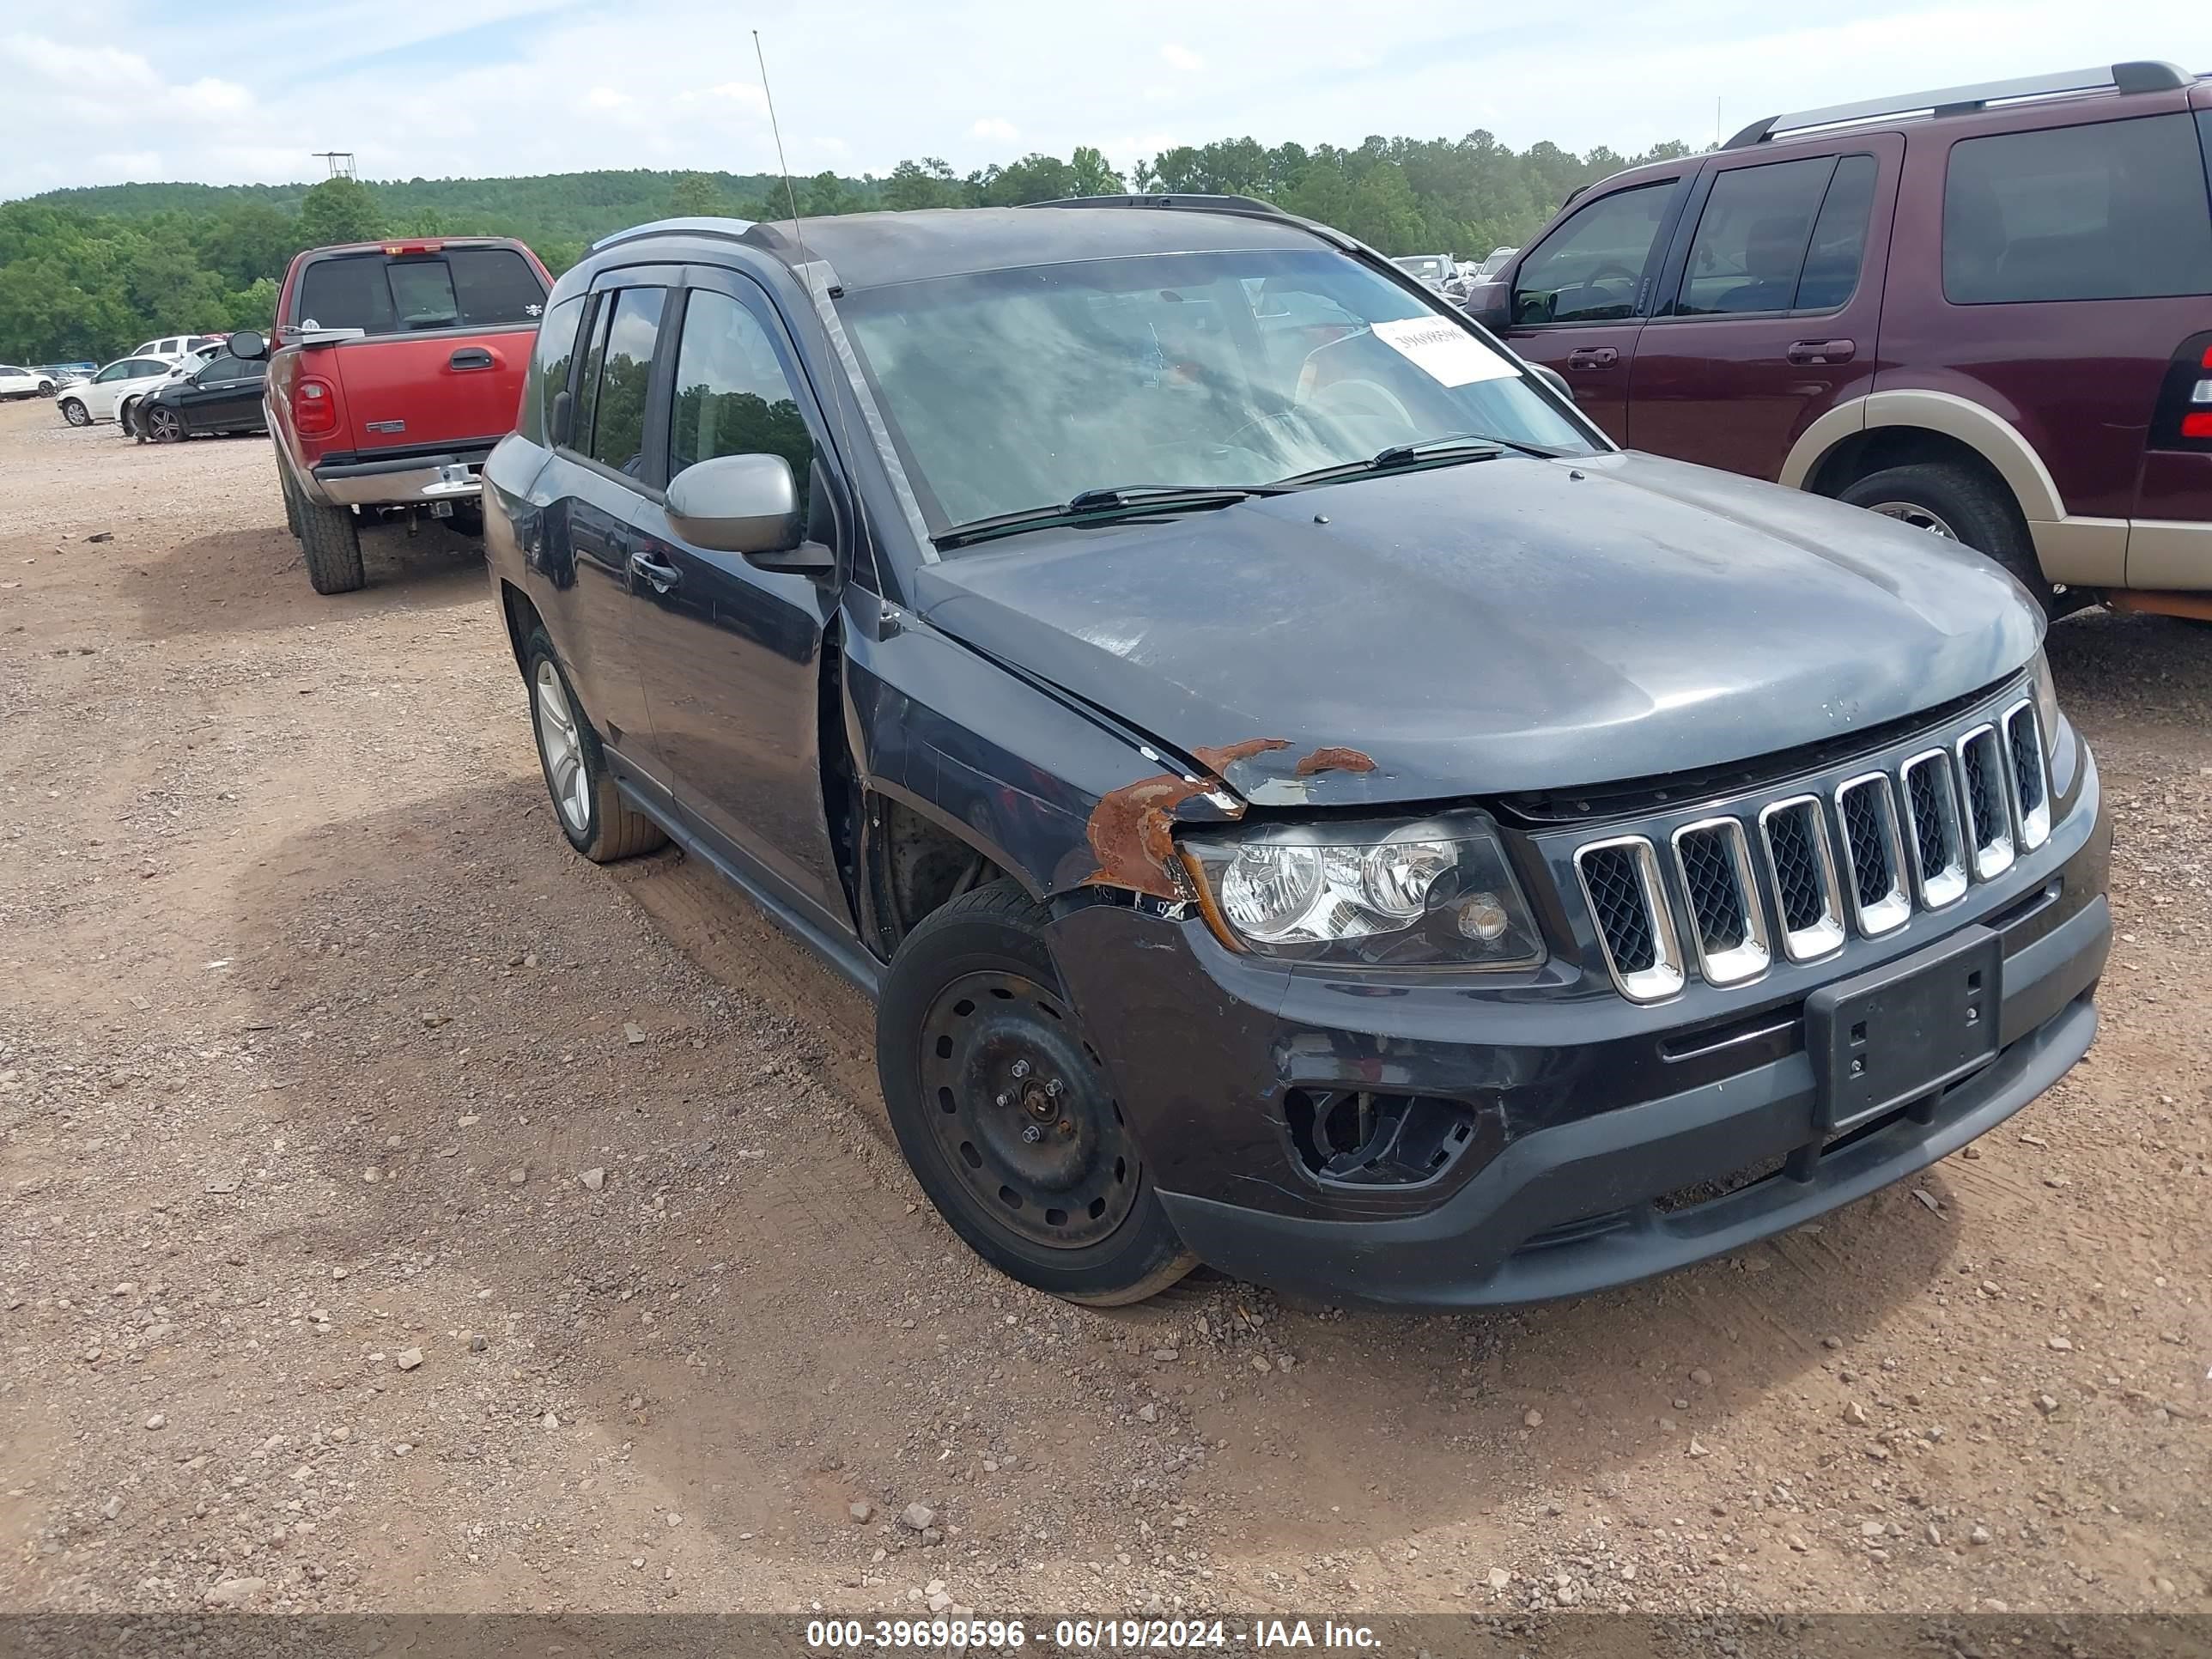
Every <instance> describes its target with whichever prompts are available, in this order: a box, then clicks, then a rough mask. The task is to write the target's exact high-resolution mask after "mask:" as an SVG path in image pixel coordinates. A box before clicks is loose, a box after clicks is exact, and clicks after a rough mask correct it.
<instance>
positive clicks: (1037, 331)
mask: <svg viewBox="0 0 2212 1659" xmlns="http://www.w3.org/2000/svg"><path fill="white" fill-rule="evenodd" d="M838 309H839V313H840V314H841V316H842V318H843V319H844V321H845V324H846V326H847V328H848V331H849V332H850V334H851V335H852V337H853V338H854V342H855V343H856V344H857V345H858V347H859V349H860V356H861V358H862V362H863V367H864V368H865V369H866V373H867V375H868V378H869V380H870V381H871V383H872V385H873V386H874V388H875V391H876V394H877V398H878V403H879V404H881V405H882V407H883V410H884V416H885V418H886V421H887V422H888V423H889V425H890V429H891V431H890V435H891V441H892V442H893V444H894V446H895V447H896V448H897V450H898V452H899V456H900V459H901V460H902V462H903V463H904V465H905V466H906V469H907V471H908V475H909V477H910V478H911V479H912V481H913V483H914V485H915V493H916V495H918V496H919V497H920V498H921V505H922V511H923V516H924V518H925V519H926V520H927V521H928V523H929V528H930V531H931V533H932V534H933V535H934V534H941V533H942V532H945V530H947V529H949V528H951V527H952V526H958V525H963V524H968V523H971V522H973V521H975V520H981V519H987V518H993V517H996V516H998V515H1000V514H1002V513H1014V512H1020V511H1023V510H1025V509H1029V508H1035V507H1051V506H1055V505H1058V504H1059V503H1061V502H1064V501H1070V500H1073V498H1074V497H1075V496H1077V495H1079V494H1081V493H1082V492H1084V491H1085V490H1088V489H1100V488H1104V487H1109V486H1114V485H1129V484H1188V485H1205V486H1217V485H1218V486H1251V485H1256V484H1265V483H1273V482H1275V481H1276V480H1278V479H1281V478H1286V477H1291V476H1293V475H1296V474H1300V473H1305V472H1312V471H1319V470H1321V469H1322V468H1325V467H1330V466H1338V465H1345V464H1347V463H1351V462H1356V461H1364V460H1366V459H1370V458H1371V457H1373V456H1375V455H1376V454H1377V453H1380V452H1381V451H1383V450H1384V449H1388V448H1390V447H1394V446H1396V445H1401V444H1418V443H1420V442H1423V441H1426V440H1431V439H1435V438H1442V437H1455V436H1460V435H1490V436H1495V437H1499V438H1504V439H1509V440H1511V441H1514V442H1516V443H1524V444H1535V445H1540V446H1543V447H1548V448H1555V449H1558V450H1559V451H1561V452H1563V453H1576V454H1586V453H1589V450H1590V445H1589V442H1588V441H1587V440H1586V439H1585V438H1584V436H1583V433H1582V430H1581V429H1580V428H1578V427H1577V426H1576V425H1574V424H1573V423H1572V422H1571V421H1570V420H1569V419H1568V418H1567V417H1566V416H1565V415H1562V414H1561V413H1559V411H1558V410H1556V409H1554V408H1553V406H1552V404H1549V403H1548V402H1547V401H1546V399H1545V398H1544V397H1543V396H1542V395H1541V394H1540V393H1539V392H1536V391H1535V390H1534V388H1533V387H1532V386H1530V385H1529V384H1528V382H1527V381H1525V380H1522V378H1521V375H1520V374H1519V371H1518V370H1517V369H1516V368H1514V366H1513V364H1512V363H1511V362H1509V361H1508V360H1507V359H1506V358H1504V356H1500V355H1499V354H1498V352H1496V351H1495V350H1493V349H1491V348H1490V347H1489V346H1487V345H1486V344H1485V343H1483V342H1482V340H1481V338H1480V336H1478V335H1477V334H1475V333H1474V331H1472V330H1471V329H1469V328H1468V327H1467V326H1466V325H1464V324H1463V323H1462V322H1461V321H1460V320H1459V319H1456V318H1455V317H1454V316H1452V315H1451V314H1449V313H1445V312H1443V311H1440V310H1438V309H1437V308H1436V307H1431V306H1425V305H1424V304H1422V303H1421V301H1420V300H1419V299H1418V298H1417V297H1416V296H1415V295H1413V294H1410V293H1408V292H1407V290H1406V289H1403V288H1401V287H1400V286H1399V285H1398V284H1397V283H1393V282H1391V281H1390V280H1389V278H1387V277H1385V276H1382V275H1380V274H1379V273H1377V272H1376V271H1374V270H1370V269H1369V268H1368V267H1367V266H1365V265H1363V264H1359V263H1358V262H1357V261H1355V260H1352V259H1349V258H1345V257H1344V256H1343V255H1341V254H1339V253H1335V252H1329V251H1327V250H1324V249H1318V248H1316V249H1315V250H1313V251H1311V252H1307V251H1304V250H1299V251H1297V252H1234V253H1177V254H1164V255H1148V256H1143V257H1133V258H1117V259H1098V260H1088V261H1079V262H1073V263H1070V264H1055V265H1038V266H1030V267H1026V268H1023V269H1018V270H999V271H990V272H986V273H982V274H980V275H976V276H946V277H935V278H931V279H928V280H926V281H921V282H913V283H894V284H891V285H889V286H887V287H884V288H878V289H866V290H862V291H860V292H857V293H851V294H848V295H845V296H844V298H842V300H841V301H839V302H838Z"/></svg>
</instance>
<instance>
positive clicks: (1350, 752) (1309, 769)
mask: <svg viewBox="0 0 2212 1659" xmlns="http://www.w3.org/2000/svg"><path fill="white" fill-rule="evenodd" d="M1374 769H1375V763H1374V761H1373V760H1372V759H1371V758H1370V757H1368V756H1366V755H1363V754H1361V753H1360V752H1359V750H1357V749H1338V748H1333V747H1329V746H1328V745H1324V746H1322V748H1319V749H1316V750H1314V751H1313V753H1312V754H1310V755H1308V756H1306V757H1304V759H1303V760H1301V761H1299V763H1297V765H1296V766H1294V767H1292V768H1291V770H1292V771H1293V772H1295V773H1297V775H1298V776H1300V777H1302V778H1310V777H1311V776H1313V775H1314V774H1315V773H1316V772H1372V771H1373V770H1374Z"/></svg>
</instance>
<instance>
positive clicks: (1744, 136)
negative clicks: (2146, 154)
mask: <svg viewBox="0 0 2212 1659" xmlns="http://www.w3.org/2000/svg"><path fill="white" fill-rule="evenodd" d="M2196 80H2197V77H2196V76H2193V75H2191V74H2190V73H2189V72H2188V71H2187V70H2184V69H2182V68H2180V67H2179V65H2177V64H2161V63H2154V62H2142V63H2130V64H2111V65H2108V66H2106V67H2104V68H2099V69H2079V70H2059V71H2058V72H2057V73H2056V74H2052V75H2028V76H2021V78H2020V79H2018V80H2015V81H1989V82H1984V83H1982V84H1981V85H1979V86H1972V87H1942V88H1938V89H1936V91H1934V92H1909V93H1905V94H1902V95H1900V96H1898V97H1892V98H1869V99H1865V100H1862V101H1861V102H1858V103H1856V104H1831V105H1829V106H1827V107H1826V109H1808V110H1799V111H1797V112H1795V113H1794V114H1789V115H1770V116H1768V117H1766V118H1765V119H1764V120H1759V121H1753V123H1752V124H1751V125H1749V126H1747V127H1746V128H1745V129H1744V130H1743V131H1741V132H1739V133H1737V134H1736V135H1735V137H1733V138H1731V139H1729V141H1728V143H1725V144H1723V145H1722V146H1721V148H1722V149H1750V148H1751V147H1752V146H1753V145H1754V144H1759V143H1765V141H1766V140H1768V139H1770V138H1778V137H1783V136H1784V134H1787V133H1793V132H1803V131H1807V130H1808V129H1810V128H1814V127H1839V126H1848V125H1852V124H1854V123H1856V122H1860V121H1879V120H1881V119H1883V118H1887V117H1889V116H1893V115H1923V114H1924V115H1931V116H1933V115H1964V114H1966V113H1969V112H1972V111H1974V110H1978V109H1986V108H1988V107H1989V106H1990V105H1991V104H2001V103H2010V102H2013V101H2015V100H2020V99H2025V98H2055V97H2060V96H2064V95H2067V94H2080V93H2090V92H2121V93H2134V92H2172V91H2173V90H2175V89H2176V88H2181V87H2186V86H2193V85H2194V84H2195V83H2196Z"/></svg>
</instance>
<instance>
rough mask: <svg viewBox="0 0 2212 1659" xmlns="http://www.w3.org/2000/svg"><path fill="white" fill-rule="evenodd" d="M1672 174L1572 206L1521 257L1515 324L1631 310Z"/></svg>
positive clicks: (1609, 316)
mask: <svg viewBox="0 0 2212 1659" xmlns="http://www.w3.org/2000/svg"><path fill="white" fill-rule="evenodd" d="M1675 182H1676V181H1675V180H1674V179H1668V180H1667V181H1666V182H1664V183H1663V184H1656V185H1638V187H1637V188H1636V189H1634V190H1624V191H1620V193H1619V194H1618V195H1614V196H1607V197H1601V198H1600V199H1598V200H1597V201H1595V202H1592V203H1591V204H1589V206H1588V207H1585V208H1583V209H1580V210H1577V212H1576V213H1575V214H1574V215H1573V216H1572V217H1571V218H1569V219H1568V220H1567V221H1566V222H1565V223H1563V224H1562V225H1560V226H1559V228H1558V229H1557V230H1555V231H1553V233H1552V234H1550V235H1549V236H1547V237H1546V238H1545V239H1544V240H1543V241H1542V242H1541V244H1540V245H1539V246H1537V247H1536V248H1535V249H1534V251H1533V252H1531V253H1530V254H1529V255H1528V258H1525V259H1523V260H1522V262H1521V273H1520V275H1519V276H1517V277H1516V278H1515V280H1514V283H1513V320H1514V321H1515V322H1516V323H1521V324H1530V323H1600V322H1611V321H1616V320H1618V319H1620V318H1623V317H1632V316H1634V315H1635V314H1636V300H1637V290H1638V288H1639V287H1640V286H1641V285H1642V283H1643V277H1644V264H1645V262H1646V261H1647V260H1648V259H1650V257H1651V245H1652V243H1653V242H1655V241H1656V240H1658V238H1659V226H1660V224H1661V222H1662V221H1663V220H1664V219H1665V218H1666V216H1667V204H1668V201H1669V199H1671V198H1672V197H1673V195H1674V185H1675Z"/></svg>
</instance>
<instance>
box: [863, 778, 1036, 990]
mask: <svg viewBox="0 0 2212 1659" xmlns="http://www.w3.org/2000/svg"><path fill="white" fill-rule="evenodd" d="M865 810H866V835H865V836H863V837H862V843H863V846H864V848H865V851H866V867H867V889H868V897H869V901H870V902H869V905H868V908H869V910H870V911H871V912H872V915H871V916H870V922H871V924H872V927H873V928H874V931H875V934H876V941H875V942H876V945H877V947H878V949H879V950H880V951H882V952H883V954H884V956H885V957H889V956H890V954H891V952H893V951H896V950H897V949H898V947H899V945H900V943H901V942H902V940H903V939H905V938H906V936H907V935H908V933H912V932H913V931H914V930H915V927H917V926H919V925H920V923H921V921H922V919H923V918H924V917H926V916H927V915H930V914H931V913H932V912H933V911H935V910H938V909H940V908H943V907H944V906H945V905H946V904H949V903H950V902H951V901H952V900H954V899H956V898H957V897H959V896H960V895H962V894H963V893H971V892H974V891H975V890H976V889H977V888H979V887H984V886H987V885H989V884H991V883H992V882H994V881H999V880H1001V879H1003V878H1006V876H1007V874H1008V873H1009V872H1007V871H1006V869H1005V868H1004V867H1002V866H1000V863H999V862H998V860H995V859H994V858H993V857H992V856H991V855H990V854H988V853H987V852H985V851H984V850H983V849H982V848H980V847H977V846H975V844H974V843H973V842H970V841H968V840H966V839H965V838H963V836H959V835H957V834H956V833H955V832H954V831H952V830H951V829H948V828H946V827H945V825H944V824H942V823H939V822H938V821H937V820H936V819H935V818H933V817H930V816H929V815H928V814H927V813H926V812H923V811H920V810H919V809H918V808H915V807H913V806H909V805H907V803H906V802H904V801H902V800H899V799H896V798H895V797H893V796H890V795H885V794H881V793H875V792H870V793H868V794H867V796H866V807H865Z"/></svg>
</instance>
